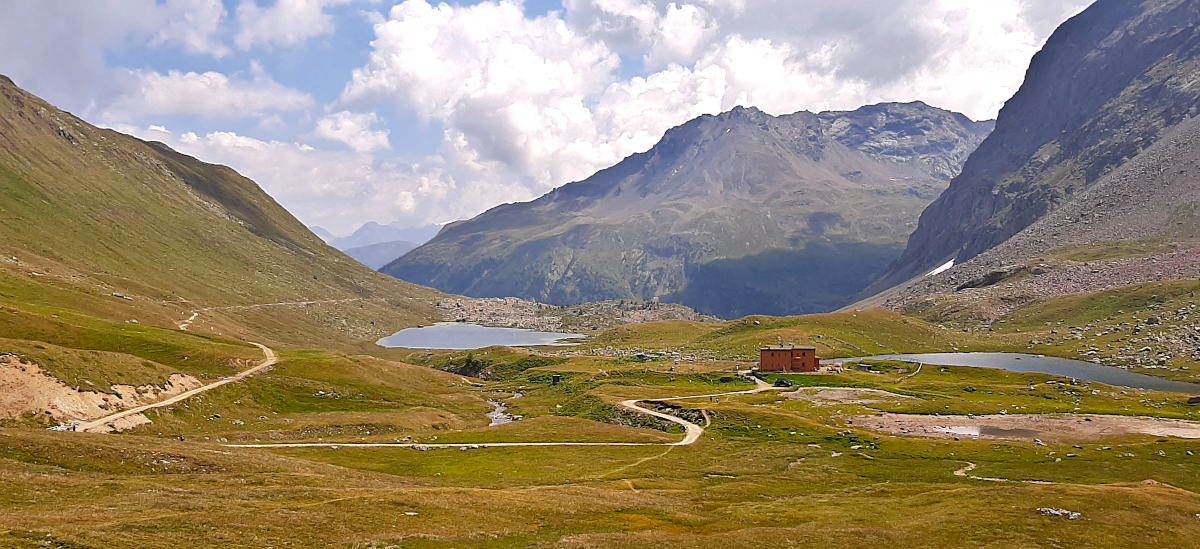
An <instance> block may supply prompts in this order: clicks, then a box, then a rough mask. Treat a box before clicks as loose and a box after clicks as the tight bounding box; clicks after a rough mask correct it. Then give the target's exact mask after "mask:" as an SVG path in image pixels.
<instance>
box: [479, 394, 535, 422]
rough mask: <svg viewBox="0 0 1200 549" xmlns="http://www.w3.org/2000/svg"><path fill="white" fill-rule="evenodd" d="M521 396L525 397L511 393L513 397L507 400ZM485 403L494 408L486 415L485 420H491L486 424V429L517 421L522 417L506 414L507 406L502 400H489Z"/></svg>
mask: <svg viewBox="0 0 1200 549" xmlns="http://www.w3.org/2000/svg"><path fill="white" fill-rule="evenodd" d="M522 396H525V395H523V394H521V393H513V396H511V397H509V399H514V398H521V397H522ZM487 403H488V404H491V405H492V406H494V407H495V408H496V409H495V410H492V411H490V412H488V413H487V414H486V415H487V418H488V419H490V420H492V422H491V423H489V424H488V427H495V426H497V425H505V424H508V423H512V422H514V421H517V420H518V419H521V417H522V416H519V415H513V414H509V413H507V412H508V405H507V404H505V403H504V401H503V400H490V399H489V400H488V401H487Z"/></svg>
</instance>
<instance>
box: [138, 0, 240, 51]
mask: <svg viewBox="0 0 1200 549" xmlns="http://www.w3.org/2000/svg"><path fill="white" fill-rule="evenodd" d="M162 9H164V10H166V12H167V13H169V14H170V15H168V16H166V17H163V18H162V19H161V20H160V23H159V26H158V32H156V33H155V34H154V38H153V40H152V41H151V43H152V44H156V45H157V44H171V43H177V44H180V45H182V46H183V47H184V50H186V51H188V52H189V53H203V54H211V55H214V56H216V57H222V56H224V55H226V54H228V53H229V48H227V47H225V45H224V44H222V43H221V42H220V41H219V40H218V39H217V38H216V35H217V31H218V30H219V29H220V27H221V23H222V22H223V21H224V20H225V6H224V5H222V4H221V0H167V1H166V3H165V4H163V8H162Z"/></svg>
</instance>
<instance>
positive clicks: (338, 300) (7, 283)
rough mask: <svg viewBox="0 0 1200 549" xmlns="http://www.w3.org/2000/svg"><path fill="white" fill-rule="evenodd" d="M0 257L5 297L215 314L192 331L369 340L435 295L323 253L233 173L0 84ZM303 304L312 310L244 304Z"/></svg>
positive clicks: (124, 314)
mask: <svg viewBox="0 0 1200 549" xmlns="http://www.w3.org/2000/svg"><path fill="white" fill-rule="evenodd" d="M0 257H3V258H4V261H3V262H0V266H2V267H3V269H0V271H2V272H0V274H2V275H6V276H4V277H0V279H3V280H4V282H3V284H0V287H8V288H10V291H9V292H7V293H8V294H10V295H11V296H12V297H11V299H13V300H16V301H17V302H21V301H23V300H24V301H27V300H31V299H36V300H41V301H47V300H49V302H48V303H46V304H48V305H56V304H57V305H68V306H72V307H85V308H86V309H87V310H88V312H89V313H90V314H94V315H97V316H100V317H103V318H109V319H111V320H128V319H131V318H133V319H138V320H139V321H141V322H147V321H149V322H151V323H154V324H157V325H165V327H174V324H175V322H177V321H181V320H183V319H185V318H186V317H187V316H190V312H191V311H194V310H199V309H205V308H211V307H217V308H220V309H218V310H214V311H210V312H205V313H203V314H202V317H201V318H200V319H199V320H198V322H197V323H196V324H195V327H194V328H193V329H195V330H207V331H214V332H222V333H225V334H226V335H230V334H237V335H243V336H254V337H258V338H260V339H261V338H267V339H268V340H270V339H272V338H273V339H274V340H276V341H280V342H306V343H307V342H311V341H313V340H314V338H315V339H318V340H322V341H333V340H345V339H348V338H353V339H371V338H372V337H373V336H376V335H381V334H383V333H386V332H388V331H389V330H393V329H395V328H398V327H401V326H405V325H412V324H416V323H420V322H424V321H427V320H429V319H431V318H434V317H435V316H436V313H435V312H434V310H433V308H432V306H431V305H430V304H429V302H430V301H431V300H432V299H434V298H436V296H437V295H439V294H437V293H436V292H434V291H432V290H428V289H425V288H421V287H418V286H414V285H411V284H407V283H403V282H400V281H397V280H395V279H392V278H389V277H385V276H382V275H379V274H377V273H375V272H373V271H371V270H370V269H367V268H365V267H363V266H361V265H359V264H358V263H357V262H355V261H353V260H351V259H349V258H348V257H346V256H344V255H343V254H342V253H340V252H338V251H336V250H334V249H333V248H331V247H329V246H327V245H325V244H324V243H323V242H322V241H321V240H320V239H319V238H317V237H316V236H315V235H313V234H312V233H311V232H309V230H308V229H307V228H306V227H304V226H303V225H302V224H301V223H300V222H299V221H297V220H296V219H295V218H293V217H292V216H291V215H290V214H288V212H287V211H286V210H284V209H283V208H282V207H281V206H280V205H279V204H277V203H276V202H275V201H274V200H272V199H271V198H270V197H269V196H268V195H267V194H265V193H264V192H263V191H262V190H261V189H259V188H258V186H257V185H256V184H255V183H254V182H253V181H251V180H249V179H246V178H245V177H242V176H241V175H239V174H238V173H237V172H235V171H233V170H232V169H230V168H228V167H225V166H219V165H214V164H208V163H205V162H201V161H199V160H196V159H194V158H192V157H189V156H186V155H183V154H180V153H178V152H175V151H173V150H171V149H170V148H168V147H167V146H165V145H163V144H161V143H147V142H143V141H140V140H138V139H135V138H132V137H130V136H127V135H123V134H120V133H117V132H114V131H110V130H105V129H100V128H97V127H94V126H92V125H90V124H88V123H87V122H84V121H83V120H80V119H78V118H76V117H74V116H72V115H70V114H69V113H66V112H63V111H60V110H58V109H55V108H54V107H53V106H52V105H49V104H48V103H46V102H44V101H42V100H40V99H38V98H37V97H34V96H33V95H30V94H28V93H26V92H24V91H23V90H21V89H20V88H18V87H16V86H15V85H14V84H13V83H12V82H11V81H10V80H8V79H7V78H0ZM18 287H21V288H23V289H22V290H20V291H19V292H18V289H17V288H18ZM114 293H119V294H122V295H125V296H128V297H130V298H132V301H128V300H125V299H117V298H114V297H112V294H114ZM47 296H49V297H47ZM55 296H57V297H55ZM2 297H3V296H0V298H2ZM59 298H61V299H62V300H63V301H60V302H58V303H55V299H59ZM308 301H319V302H323V303H318V304H310V305H272V306H268V307H256V308H244V307H245V306H247V305H259V304H273V303H291V302H308ZM347 336H349V337H347Z"/></svg>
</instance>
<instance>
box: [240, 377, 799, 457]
mask: <svg viewBox="0 0 1200 549" xmlns="http://www.w3.org/2000/svg"><path fill="white" fill-rule="evenodd" d="M751 379H753V380H754V385H755V387H754V388H753V389H749V390H746V391H731V392H727V393H713V394H708V395H686V396H677V397H668V398H653V399H651V398H647V399H630V400H623V401H621V402H619V403H618V404H617V406H619V407H621V408H624V409H626V410H630V411H633V412H637V413H640V414H645V415H648V416H653V417H656V418H659V419H664V420H667V421H670V422H672V423H676V424H679V425H682V426H683V429H684V436H683V440H680V441H678V442H449V443H428V444H425V443H412V442H345V443H341V442H277V443H267V444H226V445H225V446H228V447H230V448H416V449H437V448H484V447H491V448H505V447H515V446H688V445H691V444H694V443H695V442H696V441H697V440H700V435H703V434H704V427H701V426H699V425H696V424H695V423H692V422H690V421H688V420H686V419H683V418H681V417H677V416H673V415H671V414H667V413H663V412H659V411H657V410H651V409H649V408H646V407H643V406H641V405H640V404H638V403H639V402H642V401H653V402H665V401H670V400H685V399H691V398H713V397H719V396H727V395H750V394H755V393H761V392H764V391H773V390H779V389H781V388H780V387H772V386H770V385H768V384H767V383H765V382H763V381H762V380H761V379H758V378H751Z"/></svg>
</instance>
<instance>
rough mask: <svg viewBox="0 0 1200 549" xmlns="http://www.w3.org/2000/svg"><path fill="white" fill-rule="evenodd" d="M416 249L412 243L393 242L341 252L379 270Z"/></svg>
mask: <svg viewBox="0 0 1200 549" xmlns="http://www.w3.org/2000/svg"><path fill="white" fill-rule="evenodd" d="M416 247H417V245H416V244H413V243H412V242H408V241H405V240H397V241H394V242H380V243H378V244H371V245H369V246H361V247H358V248H350V249H348V250H343V251H345V252H346V255H348V256H350V257H353V258H354V259H355V260H356V261H358V262H359V263H362V264H363V265H366V266H368V267H370V268H372V269H379V268H380V267H382V266H384V265H387V264H388V263H391V262H392V261H394V260H395V259H396V258H397V257H400V256H402V255H404V254H406V253H408V252H410V251H412V249H413V248H416Z"/></svg>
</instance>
